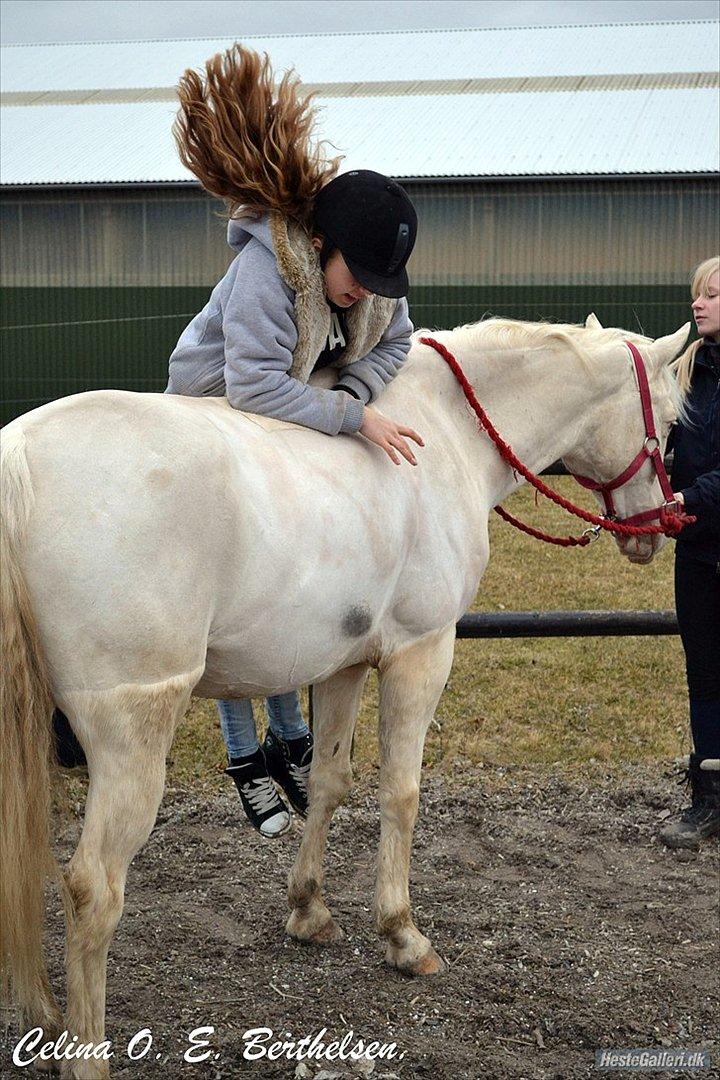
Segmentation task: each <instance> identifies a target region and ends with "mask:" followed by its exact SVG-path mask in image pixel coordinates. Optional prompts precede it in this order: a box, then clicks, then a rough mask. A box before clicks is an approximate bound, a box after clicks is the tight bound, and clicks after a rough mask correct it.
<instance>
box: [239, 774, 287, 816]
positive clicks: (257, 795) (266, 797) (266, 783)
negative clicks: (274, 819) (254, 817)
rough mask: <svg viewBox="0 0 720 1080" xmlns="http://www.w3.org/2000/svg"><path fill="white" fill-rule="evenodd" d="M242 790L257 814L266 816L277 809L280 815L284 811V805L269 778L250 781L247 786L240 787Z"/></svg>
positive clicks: (263, 777)
mask: <svg viewBox="0 0 720 1080" xmlns="http://www.w3.org/2000/svg"><path fill="white" fill-rule="evenodd" d="M240 790H241V791H242V793H243V795H244V796H245V798H246V799H247V801H248V802H249V803H250V805H251V806H252V808H253V810H254V811H255V813H256V814H266V813H267V812H268V811H269V810H273V809H275V808H277V811H278V813H280V811H281V810H282V804H281V802H280V799H279V798H278V795H277V792H276V790H275V787H274V785H273V782H272V780H271V779H270V777H269V776H260V777H258V778H257V779H256V780H249V781H248V782H247V783H246V784H241V785H240Z"/></svg>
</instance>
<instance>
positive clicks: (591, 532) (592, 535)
mask: <svg viewBox="0 0 720 1080" xmlns="http://www.w3.org/2000/svg"><path fill="white" fill-rule="evenodd" d="M601 531H602V530H601V527H600V525H591V526H590V528H589V529H585V531H584V532H583V534H582V535H583V536H587V537H589V539H590V543H592V542H593V540H597V539H598V537H599V536H600V533H601Z"/></svg>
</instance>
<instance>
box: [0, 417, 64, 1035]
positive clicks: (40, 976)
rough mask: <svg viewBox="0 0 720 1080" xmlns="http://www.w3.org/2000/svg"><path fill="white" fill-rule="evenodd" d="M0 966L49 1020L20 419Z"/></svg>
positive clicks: (2, 704)
mask: <svg viewBox="0 0 720 1080" xmlns="http://www.w3.org/2000/svg"><path fill="white" fill-rule="evenodd" d="M0 469H1V471H2V491H1V494H0V499H1V504H0V618H1V621H2V637H1V645H2V655H3V672H2V679H0V713H1V717H2V718H1V720H0V725H1V727H0V807H1V811H0V812H1V815H2V819H1V822H0V868H1V873H0V971H1V980H2V981H1V987H0V989H1V990H2V996H3V997H5V998H6V999H7V998H10V997H11V998H12V999H13V1000H14V1001H15V1002H16V1004H17V1005H18V1006H19V1007H20V1009H21V1010H22V1014H23V1018H24V1019H27V1018H28V1017H29V1018H31V1019H32V1020H33V1022H34V1023H38V1024H42V1026H43V1027H44V1028H45V1029H46V1030H47V1028H48V1027H50V1026H52V1024H53V1022H54V1021H56V1020H57V1016H56V1014H55V1013H54V1012H53V1005H52V995H51V993H50V990H49V985H48V981H47V972H46V969H45V962H44V959H43V951H42V934H43V921H44V897H43V886H44V883H45V880H46V878H47V876H48V875H49V874H52V875H53V876H54V875H55V873H56V870H57V865H56V863H55V859H54V857H53V854H52V849H51V837H50V803H51V793H50V780H51V777H50V772H51V761H52V754H53V747H52V710H53V703H52V696H51V691H50V686H49V682H48V676H47V671H46V667H45V662H44V659H43V655H42V651H41V649H40V644H39V641H38V631H37V627H36V623H35V619H34V616H33V612H32V605H31V602H30V597H29V596H28V592H27V587H26V585H25V581H24V578H23V574H22V570H21V564H20V551H21V545H22V541H23V537H24V534H25V532H26V528H27V524H28V519H29V516H30V511H31V509H32V505H33V488H32V482H31V479H30V471H29V468H28V463H27V458H26V454H25V436H24V434H23V431H22V428H21V427H19V426H15V425H12V426H10V427H8V428H6V430H5V432H4V433H3V439H2V447H1V449H0Z"/></svg>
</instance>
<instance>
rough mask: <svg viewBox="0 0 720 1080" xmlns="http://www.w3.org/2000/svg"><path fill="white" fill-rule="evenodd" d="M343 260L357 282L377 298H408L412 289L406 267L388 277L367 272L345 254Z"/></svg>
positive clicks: (370, 271)
mask: <svg viewBox="0 0 720 1080" xmlns="http://www.w3.org/2000/svg"><path fill="white" fill-rule="evenodd" d="M343 259H344V260H345V264H346V266H347V268H348V270H349V271H350V273H351V274H352V276H353V277H354V278H355V280H356V281H357V282H358V283H359V284H360V285H362V287H363V288H364V289H368V290H369V291H370V292H371V293H374V294H375V295H376V296H388V297H390V298H392V299H394V300H399V299H400V297H402V296H407V294H408V290H409V288H410V281H409V279H408V276H407V270H406V269H405V267H403V268H402V270H400V271H398V273H397V274H392V275H390V276H387V275H385V274H374V273H373V272H372V270H366V269H365V268H364V267H362V266H360V265H359V263H356V262H355V261H354V260H353V259H349V258H348V257H347V255H345V254H344V253H343Z"/></svg>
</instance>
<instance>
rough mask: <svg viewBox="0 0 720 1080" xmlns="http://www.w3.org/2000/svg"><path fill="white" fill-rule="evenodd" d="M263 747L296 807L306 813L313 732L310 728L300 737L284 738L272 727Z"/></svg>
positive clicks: (273, 773)
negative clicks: (272, 729)
mask: <svg viewBox="0 0 720 1080" xmlns="http://www.w3.org/2000/svg"><path fill="white" fill-rule="evenodd" d="M262 748H263V750H264V751H265V760H266V761H267V768H268V772H269V773H270V775H271V776H272V778H273V780H275V781H276V782H277V783H278V784H279V785H280V787H281V788H282V789H283V791H284V792H285V794H286V795H287V797H288V799H289V800H290V802H291V804H292V807H293V809H294V810H295V811H296V812H297V813H298V814H300V816H301V817H305V816H306V815H307V810H308V781H309V779H310V766H311V764H312V755H313V737H312V732H311V731H308V733H307V735H301V736H300V738H299V739H282V738H280V736H279V735H276V734H275V733H274V732H273V731H271V730H270V728H268V732H267V735H266V736H265V742H264V743H263V746H262Z"/></svg>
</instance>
